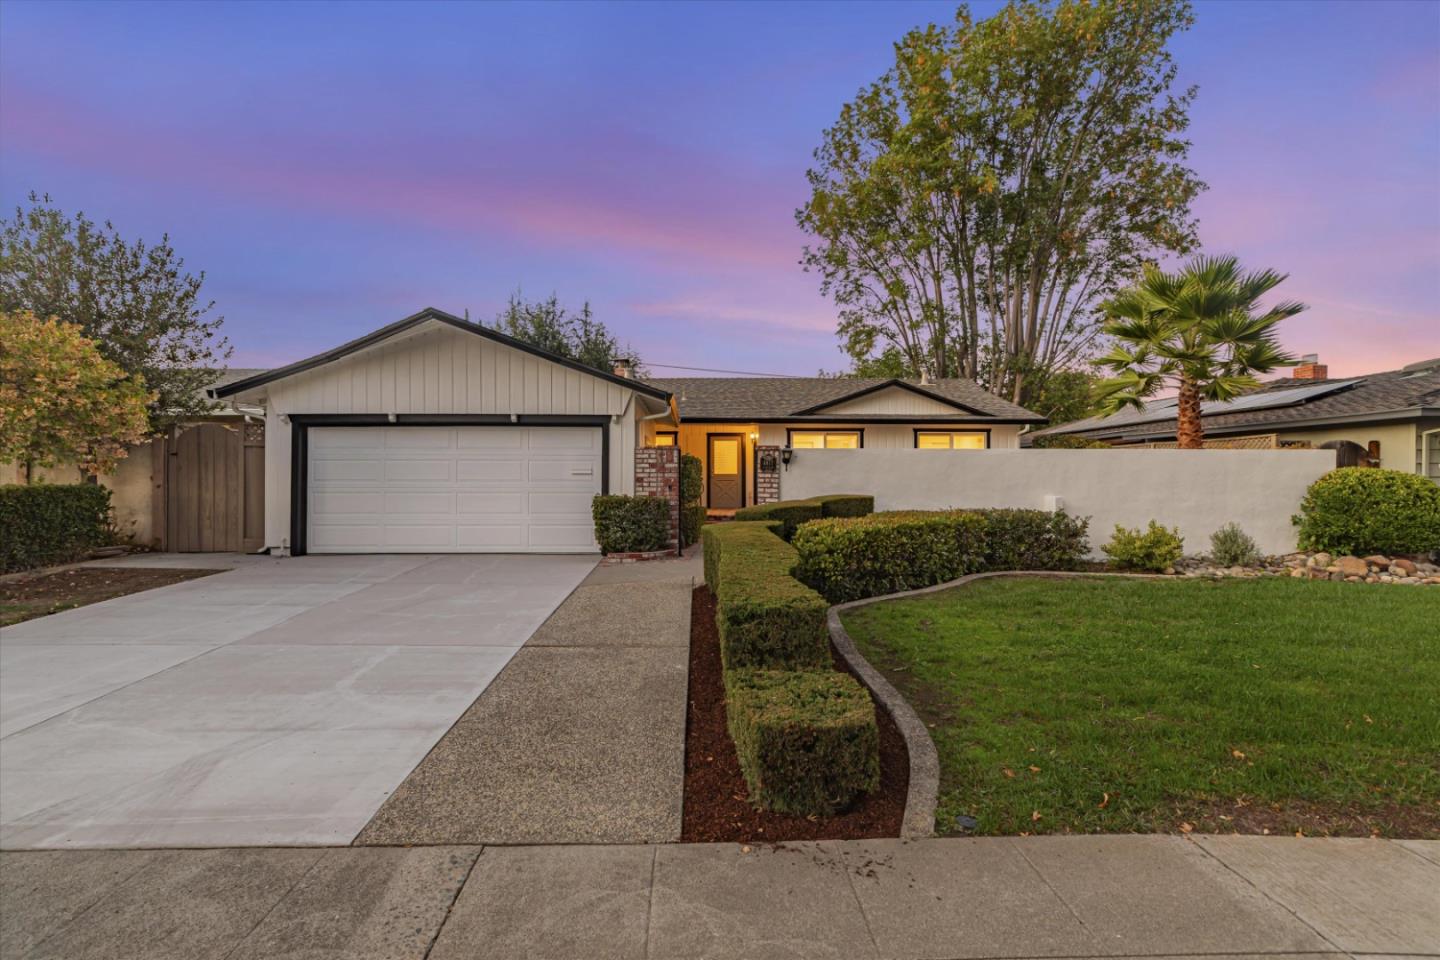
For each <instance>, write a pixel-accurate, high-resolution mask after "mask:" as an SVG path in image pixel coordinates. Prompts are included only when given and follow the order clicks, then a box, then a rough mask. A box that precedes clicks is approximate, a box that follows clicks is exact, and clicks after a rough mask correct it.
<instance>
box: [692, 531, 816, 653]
mask: <svg viewBox="0 0 1440 960" xmlns="http://www.w3.org/2000/svg"><path fill="white" fill-rule="evenodd" d="M778 526H779V524H778V523H777V524H771V523H760V522H751V523H746V522H741V521H734V522H730V523H715V524H710V525H708V526H706V527H705V529H704V531H703V533H702V539H703V541H704V544H705V582H706V583H707V584H709V586H710V589H711V590H712V591H713V592H714V593H715V608H716V612H715V622H716V627H717V629H718V630H719V633H720V658H721V662H722V663H723V664H724V667H725V669H726V670H727V671H728V670H732V669H743V668H767V669H807V668H820V667H828V666H829V664H830V634H829V631H828V630H827V628H826V626H825V611H826V609H827V607H828V604H826V602H825V599H824V598H823V597H821V596H820V595H819V594H817V593H816V592H815V591H814V590H811V589H810V588H809V587H807V586H805V585H804V584H803V583H801V582H800V581H798V580H796V579H795V578H794V577H793V576H791V575H790V574H791V570H792V569H793V568H794V566H795V559H796V556H795V548H794V547H792V546H790V545H789V544H788V543H786V542H785V541H783V540H781V539H780V538H779V537H778V536H777V535H776V528H777V527H778Z"/></svg>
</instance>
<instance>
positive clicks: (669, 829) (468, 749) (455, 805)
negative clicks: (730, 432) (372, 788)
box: [355, 551, 701, 846]
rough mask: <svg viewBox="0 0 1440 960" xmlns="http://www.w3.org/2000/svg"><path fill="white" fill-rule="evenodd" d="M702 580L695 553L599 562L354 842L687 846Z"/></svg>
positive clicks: (391, 843) (697, 555) (388, 843)
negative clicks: (683, 830)
mask: <svg viewBox="0 0 1440 960" xmlns="http://www.w3.org/2000/svg"><path fill="white" fill-rule="evenodd" d="M700 575H701V564H700V559H699V554H698V552H696V551H691V556H689V557H686V558H684V559H680V558H676V559H674V560H658V561H651V562H647V563H630V564H616V565H603V564H602V565H601V566H599V567H596V568H595V569H594V570H593V571H591V573H590V575H589V576H588V577H586V579H585V580H584V581H583V582H582V583H581V584H580V586H579V587H577V588H576V589H575V591H574V592H573V593H572V594H570V596H569V597H568V598H567V599H566V600H565V602H564V603H562V604H561V605H560V606H559V607H558V608H557V609H556V610H555V612H554V613H553V614H552V615H551V616H550V618H549V619H548V620H546V621H545V622H544V623H543V624H542V625H541V626H540V628H539V629H538V630H536V631H535V633H534V635H533V636H531V637H530V639H529V640H528V641H527V642H526V643H525V645H524V646H523V647H522V648H521V649H520V650H519V651H518V652H517V653H516V655H515V657H514V659H512V660H511V661H510V663H509V665H508V666H507V667H506V668H505V669H504V670H503V671H502V672H501V673H500V675H499V676H498V677H496V679H495V681H494V682H493V683H492V684H491V685H490V686H489V687H488V688H487V689H486V691H485V692H484V694H482V695H481V696H480V698H479V699H478V700H476V701H475V703H474V704H472V705H471V707H470V708H469V709H468V710H467V711H466V712H465V714H464V715H463V716H462V717H461V718H460V720H459V722H457V723H456V724H455V725H454V726H453V727H452V728H451V729H450V731H449V732H448V733H447V734H446V735H445V736H444V737H443V738H442V739H441V740H440V742H439V743H437V744H436V745H435V747H434V748H433V749H432V750H431V751H430V754H429V755H428V756H427V757H426V758H425V759H424V761H422V762H421V763H420V765H419V766H418V767H416V768H415V770H414V771H413V772H412V773H411V774H410V776H409V777H407V778H406V779H405V781H404V783H402V784H401V785H400V786H399V788H398V789H397V790H396V791H395V793H394V794H392V795H391V796H390V797H389V799H388V800H387V801H386V802H385V804H384V806H382V807H381V808H380V810H379V811H378V812H377V813H376V814H375V817H374V819H373V820H371V822H370V823H369V824H368V825H367V826H366V827H365V829H364V830H363V831H361V833H360V835H359V837H358V838H357V839H356V841H355V842H356V843H359V844H366V845H371V844H375V845H387V846H388V845H395V844H417V843H426V844H435V843H442V844H446V843H448V844H489V843H504V844H514V843H648V842H669V841H674V840H678V839H680V822H681V821H680V814H681V802H682V799H683V795H684V777H685V702H686V701H685V698H686V692H687V678H688V673H689V670H688V666H689V650H690V593H691V590H692V589H693V582H694V581H695V580H696V578H698V577H699V576H700Z"/></svg>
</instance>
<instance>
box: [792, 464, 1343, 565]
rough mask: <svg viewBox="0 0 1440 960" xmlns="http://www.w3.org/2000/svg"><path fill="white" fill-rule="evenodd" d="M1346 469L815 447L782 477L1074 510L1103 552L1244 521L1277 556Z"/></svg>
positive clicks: (822, 485) (841, 487)
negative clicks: (1319, 484) (1110, 545)
mask: <svg viewBox="0 0 1440 960" xmlns="http://www.w3.org/2000/svg"><path fill="white" fill-rule="evenodd" d="M1334 466H1335V455H1334V454H1333V453H1332V452H1330V451H1324V450H1124V449H1115V450H973V451H959V452H957V451H948V450H885V449H871V448H869V447H867V448H866V449H864V450H854V451H852V450H803V451H797V452H796V453H795V455H794V457H793V458H792V460H791V463H790V466H789V469H788V470H785V471H784V472H782V473H781V477H780V484H781V487H780V491H781V495H782V496H783V497H785V498H786V499H793V498H797V497H810V496H816V495H819V494H825V493H872V494H874V495H875V506H876V509H877V510H901V509H919V510H939V509H944V508H947V507H1028V508H1036V509H1045V508H1047V507H1048V506H1050V505H1051V504H1050V502H1049V500H1048V499H1047V498H1050V497H1060V498H1061V500H1062V505H1063V507H1064V509H1065V510H1066V511H1067V512H1069V513H1071V514H1075V515H1077V516H1088V517H1090V518H1091V519H1090V542H1091V546H1092V547H1093V548H1094V551H1095V553H1096V554H1097V555H1098V552H1099V547H1100V545H1101V544H1103V543H1105V542H1106V541H1107V540H1108V539H1109V538H1110V534H1111V532H1112V531H1113V530H1114V528H1115V525H1116V524H1122V525H1124V526H1127V527H1144V526H1145V525H1146V524H1148V523H1149V521H1150V520H1152V519H1153V520H1158V521H1160V522H1161V523H1163V524H1165V525H1166V526H1171V527H1174V526H1178V527H1179V528H1180V533H1181V535H1182V536H1183V537H1184V538H1185V549H1186V551H1187V552H1193V553H1203V552H1206V551H1208V550H1209V548H1210V534H1211V533H1213V532H1214V531H1215V530H1216V529H1218V528H1219V527H1221V526H1223V525H1224V524H1226V523H1229V522H1231V521H1234V522H1236V523H1238V524H1240V526H1241V527H1243V528H1244V529H1245V531H1246V532H1247V533H1249V534H1250V535H1251V536H1252V537H1254V538H1255V541H1256V543H1257V544H1259V547H1260V549H1261V550H1262V551H1264V552H1266V553H1285V552H1288V551H1291V550H1294V549H1295V532H1294V528H1293V527H1292V526H1291V524H1290V516H1291V514H1293V513H1294V512H1295V510H1296V508H1297V507H1298V506H1299V503H1300V498H1301V497H1302V496H1303V495H1304V493H1305V488H1306V487H1308V486H1309V485H1310V484H1311V483H1312V482H1313V481H1314V480H1315V479H1317V478H1318V477H1319V476H1320V475H1321V474H1323V473H1325V472H1326V471H1328V470H1331V469H1333V468H1334Z"/></svg>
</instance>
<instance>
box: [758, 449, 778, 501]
mask: <svg viewBox="0 0 1440 960" xmlns="http://www.w3.org/2000/svg"><path fill="white" fill-rule="evenodd" d="M767 466H769V467H770V469H768V470H767V469H766V467H767ZM781 469H782V468H781V465H780V448H779V447H758V446H757V447H756V448H755V502H756V503H774V502H775V501H776V500H779V499H780V470H781Z"/></svg>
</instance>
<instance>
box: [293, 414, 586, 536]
mask: <svg viewBox="0 0 1440 960" xmlns="http://www.w3.org/2000/svg"><path fill="white" fill-rule="evenodd" d="M309 449H310V464H309V484H310V491H309V519H308V523H309V531H308V546H309V549H311V550H312V551H315V552H335V553H357V552H395V553H404V552H420V553H427V552H428V553H444V552H452V551H454V552H524V551H535V552H573V553H588V552H592V551H594V550H596V545H595V539H594V526H593V523H592V521H591V519H590V501H591V499H592V497H594V495H595V494H597V493H599V492H600V484H601V477H602V469H601V468H602V464H601V458H602V452H603V449H604V445H603V437H602V432H601V429H600V428H595V427H576V428H569V427H543V428H537V427H520V426H515V427H504V426H499V427H468V426H456V427H399V426H396V427H378V428H371V427H365V428H351V427H313V428H311V430H310V444H309Z"/></svg>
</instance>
